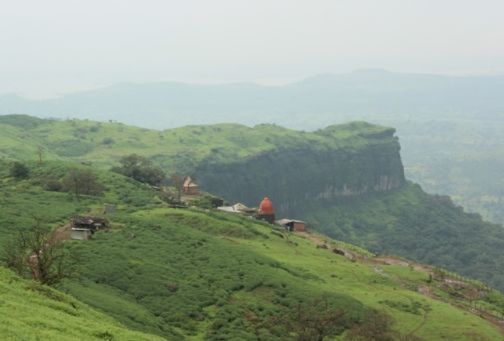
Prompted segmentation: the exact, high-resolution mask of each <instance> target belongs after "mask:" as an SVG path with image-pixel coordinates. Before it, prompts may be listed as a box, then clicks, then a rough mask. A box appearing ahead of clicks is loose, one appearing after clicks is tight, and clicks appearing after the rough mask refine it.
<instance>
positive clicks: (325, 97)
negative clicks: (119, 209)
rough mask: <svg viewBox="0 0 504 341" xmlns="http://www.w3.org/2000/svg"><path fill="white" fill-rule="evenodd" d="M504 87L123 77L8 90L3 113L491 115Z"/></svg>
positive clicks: (426, 81) (258, 118) (376, 77)
mask: <svg viewBox="0 0 504 341" xmlns="http://www.w3.org/2000/svg"><path fill="white" fill-rule="evenodd" d="M503 93H504V76H465V77H455V76H439V75H424V74H402V73H393V72H388V71H385V70H380V69H371V70H359V71H355V72H352V73H347V74H322V75H317V76H313V77H309V78H306V79H304V80H302V81H299V82H295V83H291V84H287V85H283V86H262V85H257V84H254V83H230V84H211V85H208V84H188V83H178V82H157V83H142V84H132V83H120V84H116V85H112V86H109V87H105V88H101V89H97V90H91V91H85V92H77V93H73V94H67V95H64V96H62V97H59V98H54V99H47V100H28V99H24V98H21V97H18V96H15V95H3V96H0V114H13V113H18V114H30V115H36V116H40V117H59V118H66V117H74V118H89V119H96V120H102V121H103V120H119V121H121V122H125V123H128V124H136V125H140V126H144V127H149V128H169V127H176V126H181V125H186V124H192V123H194V122H198V123H200V124H208V123H221V122H237V123H242V124H258V123H264V122H268V123H285V122H288V125H289V127H292V128H304V126H305V125H306V121H307V120H306V118H304V117H302V116H303V115H314V116H315V117H316V121H319V120H321V119H322V118H323V117H326V116H332V117H333V119H334V115H335V114H339V115H363V114H367V115H371V114H373V115H391V114H394V115H415V116H417V115H419V116H422V117H430V115H431V114H432V113H436V114H437V115H439V114H445V115H450V114H453V113H457V114H459V115H460V114H462V115H465V116H468V117H480V116H482V115H483V116H485V117H489V118H491V117H494V115H497V114H500V113H503V112H504V96H502V94H503ZM188 115H190V116H188ZM292 115H295V116H294V117H293V116H292ZM296 115H300V117H298V116H296ZM286 118H290V119H289V120H288V121H286ZM317 127H320V126H317ZM308 128H314V126H312V125H308Z"/></svg>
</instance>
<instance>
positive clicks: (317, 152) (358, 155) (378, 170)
mask: <svg viewBox="0 0 504 341" xmlns="http://www.w3.org/2000/svg"><path fill="white" fill-rule="evenodd" d="M370 139H371V140H372V143H369V144H368V145H366V146H365V147H362V148H355V149H354V148H338V149H324V148H318V147H317V146H313V145H312V146H310V145H305V146H298V147H295V148H286V149H277V150H274V151H270V152H265V153H262V154H259V155H255V156H253V157H250V158H247V159H244V160H237V161H236V162H233V163H228V164H218V163H217V164H216V163H212V162H211V160H207V162H202V163H201V164H200V165H199V166H198V168H197V169H196V174H197V176H198V179H199V182H200V184H201V185H202V186H203V188H204V189H205V190H208V191H209V192H212V193H216V194H219V195H221V196H223V197H224V198H227V199H229V200H232V201H241V202H243V203H245V204H247V205H252V206H257V205H258V203H259V202H260V200H261V199H262V198H263V197H264V196H269V197H271V198H272V200H273V201H274V203H275V204H276V207H277V210H278V211H279V213H280V214H294V215H295V213H296V211H297V210H298V209H299V208H300V207H302V206H303V204H304V203H306V202H307V201H310V202H312V201H329V200H332V199H335V198H341V197H348V196H357V195H364V194H367V193H370V192H387V191H390V190H392V189H395V188H399V187H401V186H402V185H403V184H404V183H405V178H404V169H403V165H402V162H401V157H400V154H399V150H400V146H399V142H398V141H397V139H396V138H394V137H393V131H389V132H388V133H387V134H386V136H385V135H384V136H373V137H370Z"/></svg>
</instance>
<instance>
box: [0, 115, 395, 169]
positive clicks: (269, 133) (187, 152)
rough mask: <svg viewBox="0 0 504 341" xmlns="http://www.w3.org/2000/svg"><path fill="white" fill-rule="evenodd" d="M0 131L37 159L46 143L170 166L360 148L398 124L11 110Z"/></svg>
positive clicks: (47, 149)
mask: <svg viewBox="0 0 504 341" xmlns="http://www.w3.org/2000/svg"><path fill="white" fill-rule="evenodd" d="M0 131H2V137H1V138H2V140H1V141H2V143H1V144H0V145H1V146H2V148H1V149H0V156H3V157H4V158H11V159H26V160H34V159H36V158H37V157H38V154H37V150H38V147H39V146H41V147H43V149H44V153H45V154H44V157H45V158H46V159H48V160H52V159H73V160H83V161H93V162H96V163H98V164H99V165H106V166H110V165H113V164H114V163H115V162H116V161H117V160H118V159H119V158H120V157H121V156H123V155H127V154H131V153H138V154H141V155H144V156H147V157H151V158H153V159H154V160H156V161H157V162H158V163H160V164H161V165H163V166H164V167H165V168H166V169H167V170H168V171H170V170H171V171H174V170H177V169H185V170H191V169H193V168H194V167H195V166H196V165H198V164H199V163H200V162H202V161H203V160H207V159H210V160H212V162H214V163H219V164H222V163H230V162H234V160H236V159H241V158H248V157H252V156H254V155H257V154H261V153H264V152H268V151H272V150H282V149H287V148H303V147H306V146H312V147H313V148H316V149H318V150H334V149H343V150H358V149H361V148H364V147H366V146H368V145H369V144H373V143H377V142H378V141H379V139H375V137H380V138H381V137H388V135H390V137H388V138H387V139H386V140H385V141H387V142H389V141H394V138H393V137H392V134H393V129H391V128H385V127H380V126H377V125H371V124H368V123H365V122H354V123H351V124H347V125H339V126H332V127H329V128H327V129H324V130H322V131H320V132H314V133H307V132H304V133H299V132H298V131H295V130H291V129H286V128H283V127H280V126H277V125H269V124H263V125H258V126H256V127H254V128H250V127H247V126H243V125H239V124H217V125H212V126H187V127H182V128H176V129H169V130H164V131H157V130H149V129H143V128H138V127H133V126H127V125H124V124H121V123H99V122H93V121H81V120H66V121H55V120H40V119H37V118H33V117H29V116H23V115H10V116H0ZM4 131H5V134H4V133H3V132H4ZM4 145H5V148H4V147H3V146H4ZM13 147H16V148H14V149H13Z"/></svg>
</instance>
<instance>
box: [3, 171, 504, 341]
mask: <svg viewBox="0 0 504 341" xmlns="http://www.w3.org/2000/svg"><path fill="white" fill-rule="evenodd" d="M26 165H27V167H28V168H29V170H30V175H29V177H27V178H24V179H14V178H12V177H11V176H10V175H9V174H8V172H7V171H6V170H7V169H8V168H9V163H8V162H5V161H3V162H1V166H2V167H1V170H2V171H1V172H0V177H1V182H0V190H1V191H2V196H1V197H2V198H3V201H2V205H1V206H0V207H1V208H0V209H1V213H2V214H1V217H2V221H1V222H0V226H1V230H0V236H1V238H0V244H2V245H6V243H7V241H8V240H9V239H10V238H12V236H14V235H15V234H16V233H17V232H18V231H19V230H22V229H25V228H26V227H27V226H28V225H29V224H30V220H31V218H30V215H32V214H34V215H38V216H39V217H38V218H41V219H42V220H43V221H44V222H45V223H46V224H47V226H48V227H50V228H54V229H58V230H59V229H61V228H63V227H64V226H66V225H67V223H68V221H69V219H70V218H71V217H72V216H73V215H74V214H75V213H81V214H92V215H93V214H98V215H100V214H102V213H101V212H102V209H103V205H104V204H105V203H111V202H112V203H115V204H116V205H117V211H116V212H115V213H112V214H108V215H107V218H108V219H109V220H110V221H111V227H110V228H109V229H106V230H103V231H99V232H97V233H95V235H94V236H93V238H92V239H91V240H89V241H71V240H68V241H65V247H66V248H67V250H68V251H69V252H70V253H71V254H73V255H74V257H73V258H74V259H75V263H74V265H75V271H76V274H77V275H76V276H72V277H69V278H67V279H64V280H63V281H62V282H61V283H60V284H58V285H57V286H56V288H57V289H59V290H62V291H64V292H66V293H67V294H70V295H72V296H74V297H76V298H77V299H78V300H80V301H82V302H84V303H86V304H88V305H90V306H92V307H94V308H96V309H99V310H100V311H101V312H103V313H106V314H108V315H109V316H111V317H112V318H114V319H115V320H117V321H119V322H121V323H122V324H124V325H125V326H127V327H129V328H131V329H136V330H139V331H143V332H148V333H149V334H156V335H159V336H161V337H164V338H167V339H173V340H179V339H183V338H187V339H208V340H213V339H223V338H224V339H236V338H239V339H251V340H252V339H257V338H262V339H271V340H274V339H279V340H284V339H293V338H295V337H296V335H297V336H299V335H301V334H302V333H313V330H315V329H317V326H320V323H323V321H327V320H326V319H328V318H330V319H331V321H332V324H331V326H332V327H331V328H329V329H328V330H325V331H324V333H327V335H333V336H335V335H339V336H340V337H347V338H350V339H352V337H358V336H359V335H383V336H387V337H391V338H394V339H399V338H400V337H405V338H408V339H415V338H416V339H419V338H420V339H425V340H431V339H440V338H447V339H460V340H471V339H474V338H480V339H488V340H492V339H498V338H499V337H501V335H502V334H501V332H500V331H499V328H498V327H497V326H496V323H497V319H498V316H499V314H500V312H502V308H503V304H504V303H503V302H504V298H503V296H502V295H501V294H500V293H498V292H497V291H494V290H491V289H489V288H488V287H486V286H485V285H483V284H481V283H476V282H471V281H467V280H464V279H462V278H460V277H459V276H456V275H455V274H450V273H448V272H445V271H442V270H438V269H435V268H430V267H427V266H422V265H420V264H415V263H412V262H408V261H406V260H402V259H397V258H393V257H389V258H382V257H375V256H374V255H373V254H371V253H369V252H367V251H364V250H362V249H359V248H358V247H354V246H351V245H349V244H345V243H342V242H338V241H335V240H332V239H329V238H326V237H323V236H320V235H317V234H314V233H311V234H306V233H305V234H292V233H288V232H285V231H282V230H279V229H275V228H274V227H273V226H272V225H268V224H265V223H263V222H260V221H256V220H254V219H251V218H249V217H242V216H240V215H234V214H228V213H222V212H217V211H214V210H209V209H201V208H197V207H195V208H171V207H170V205H168V204H167V203H165V202H163V201H162V200H161V199H160V198H161V193H160V192H159V191H158V190H156V189H152V188H151V187H149V186H146V185H144V184H141V183H138V182H136V181H134V180H131V179H129V178H126V177H123V176H122V175H119V174H115V173H111V172H109V171H106V170H100V169H97V168H94V167H92V166H89V165H78V164H74V163H72V162H62V161H44V162H42V164H38V163H37V162H35V161H33V162H26ZM75 167H77V168H80V169H85V170H89V171H92V172H94V173H95V174H96V176H97V181H99V182H100V183H102V184H104V185H105V190H104V192H103V193H102V194H101V195H81V196H80V197H78V198H77V197H75V195H74V194H72V193H65V192H61V191H48V190H47V189H46V188H45V187H44V181H46V180H47V178H48V176H49V175H51V176H52V179H53V180H60V179H61V178H63V177H64V176H65V174H66V173H68V171H69V169H72V168H75ZM41 288H44V290H52V289H45V288H46V287H41ZM475 292H478V293H480V294H479V295H478V296H477V297H476V296H474V295H472V294H473V293H475ZM59 295H60V294H59ZM65 297H66V296H65ZM79 304H80V303H79ZM475 311H476V312H477V314H479V315H481V316H484V317H485V318H484V319H482V318H481V317H480V316H478V315H476V314H474V312H475ZM109 333H111V334H113V335H117V338H118V339H122V338H121V337H120V336H119V335H118V334H115V332H112V331H109ZM366 333H367V334H366ZM369 333H371V334H369ZM58 335H59V336H60V337H61V336H65V335H66V337H67V338H70V335H69V334H68V335H67V334H66V331H64V330H60V331H59V334H58ZM100 335H101V334H100ZM104 335H105V334H104ZM104 337H109V336H108V334H107V335H105V336H104ZM124 339H127V337H124Z"/></svg>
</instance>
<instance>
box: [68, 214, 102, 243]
mask: <svg viewBox="0 0 504 341" xmlns="http://www.w3.org/2000/svg"><path fill="white" fill-rule="evenodd" d="M108 226H109V222H108V220H107V219H104V218H100V217H91V216H76V217H73V218H72V221H71V229H70V238H72V239H77V240H88V239H89V238H91V236H92V235H93V234H94V233H95V232H96V231H98V230H101V229H104V228H106V227H108Z"/></svg>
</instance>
